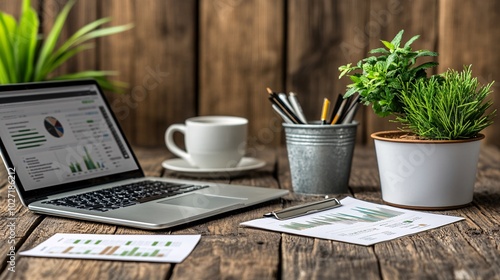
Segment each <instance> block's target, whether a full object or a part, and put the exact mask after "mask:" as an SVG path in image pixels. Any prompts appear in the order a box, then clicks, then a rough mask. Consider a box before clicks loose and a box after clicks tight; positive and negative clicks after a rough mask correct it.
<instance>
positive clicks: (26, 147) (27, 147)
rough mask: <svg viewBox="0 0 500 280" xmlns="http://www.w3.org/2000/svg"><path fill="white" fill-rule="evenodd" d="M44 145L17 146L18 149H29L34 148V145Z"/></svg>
mask: <svg viewBox="0 0 500 280" xmlns="http://www.w3.org/2000/svg"><path fill="white" fill-rule="evenodd" d="M40 146H42V145H40V144H38V145H30V146H23V147H17V149H18V150H23V149H29V148H34V147H40Z"/></svg>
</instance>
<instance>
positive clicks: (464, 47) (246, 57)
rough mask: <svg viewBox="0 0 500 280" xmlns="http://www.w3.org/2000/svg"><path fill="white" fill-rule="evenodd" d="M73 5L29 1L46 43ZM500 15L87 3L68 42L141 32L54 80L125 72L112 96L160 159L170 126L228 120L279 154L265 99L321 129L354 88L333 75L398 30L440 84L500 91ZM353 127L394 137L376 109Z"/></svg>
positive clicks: (76, 62) (221, 0) (324, 6)
mask: <svg viewBox="0 0 500 280" xmlns="http://www.w3.org/2000/svg"><path fill="white" fill-rule="evenodd" d="M66 2H67V0H44V1H40V0H32V5H33V6H34V7H35V8H36V9H37V10H38V11H40V14H41V15H42V16H43V25H42V29H41V30H42V31H44V32H45V33H46V32H47V31H48V30H49V28H50V26H51V25H52V22H53V19H54V17H55V16H56V14H57V12H58V11H59V10H60V9H61V7H62V6H63V5H64V4H65V3H66ZM20 3H21V1H20V0H2V1H0V10H1V11H5V12H8V13H13V14H15V15H16V16H17V15H18V14H19V10H20V6H21V4H20ZM499 15H500V4H499V2H498V1H497V0H481V1H476V0H460V1H455V0H419V1H411V0H389V1H388V0H351V1H343V0H332V1H319V0H318V1H310V0H274V1H268V0H206V1H195V0H183V1H180V0H146V1H141V2H138V1H133V0H85V1H83V0H81V1H77V3H76V5H75V7H74V8H73V11H72V12H71V16H70V17H69V18H68V21H67V24H66V26H65V29H64V32H63V34H62V37H61V39H64V38H67V36H69V34H71V33H72V32H74V31H75V30H77V29H78V28H79V27H81V26H83V24H84V23H88V22H90V21H91V20H93V19H96V18H102V17H112V19H113V21H112V24H113V25H118V24H127V23H134V24H135V27H134V29H132V30H129V31H127V32H125V33H122V34H118V35H113V36H110V37H107V38H103V39H98V40H97V41H96V48H95V49H93V50H88V51H86V52H85V53H84V54H81V55H79V56H78V57H77V58H76V59H72V60H71V61H69V62H68V64H67V65H64V66H63V67H62V68H61V69H60V70H59V71H58V72H57V73H64V72H67V71H75V70H86V69H91V68H95V67H96V68H97V69H101V70H115V71H118V72H119V75H118V76H117V77H115V79H117V80H121V81H124V82H126V83H128V84H129V87H128V89H127V90H126V92H125V94H123V95H120V94H111V93H110V94H108V96H109V97H110V99H111V103H112V107H113V110H114V111H115V113H116V114H117V116H118V118H119V120H120V123H121V124H122V126H123V129H124V131H125V133H126V134H127V138H128V139H130V140H131V141H132V142H133V143H134V144H137V145H141V146H155V147H159V146H162V145H163V143H164V140H163V139H164V138H163V135H164V132H165V130H166V128H167V127H168V126H169V125H171V124H173V123H179V122H182V121H183V120H184V119H185V118H188V117H192V116H196V115H216V114H228V115H238V116H243V117H246V118H248V119H249V120H250V131H249V132H250V137H251V140H252V141H253V142H254V143H255V145H258V146H262V145H263V146H268V147H276V146H277V145H279V144H280V142H282V139H283V137H282V135H281V133H280V132H279V130H277V129H276V127H277V125H276V123H278V125H279V118H278V117H277V116H276V114H275V113H274V111H273V110H272V109H271V106H270V104H269V102H268V100H267V98H266V96H267V93H266V89H265V88H266V87H271V88H272V89H274V90H276V91H286V92H288V91H295V92H297V93H298V95H299V100H300V101H301V103H303V105H304V106H303V107H304V111H305V114H306V116H307V117H308V118H309V119H319V114H320V111H321V104H322V100H323V98H324V97H329V98H334V97H335V96H336V95H337V94H338V93H339V92H343V91H344V90H345V85H346V84H347V83H348V82H349V80H348V79H343V80H340V81H339V80H338V79H337V78H338V75H339V72H338V71H337V68H338V67H339V66H340V65H344V64H347V63H350V62H352V63H356V62H357V61H358V60H359V59H360V58H362V57H365V56H367V55H368V50H370V49H372V48H376V47H381V46H382V45H381V43H380V42H379V40H380V39H384V40H390V39H392V38H393V37H394V35H395V34H396V33H397V32H398V31H399V30H400V29H405V37H404V40H407V39H409V38H410V37H411V36H412V35H415V34H420V35H421V37H420V39H419V40H418V41H417V42H415V44H414V46H415V48H419V49H420V48H425V49H430V50H435V51H438V52H439V53H440V56H439V62H440V66H439V68H438V69H437V70H438V72H443V71H445V70H446V69H448V68H450V67H452V68H455V69H461V68H462V66H463V65H468V64H473V68H472V69H473V74H474V75H475V76H477V77H478V78H479V80H480V81H481V82H483V83H484V82H491V81H493V80H496V81H500V73H499V70H498V69H499V68H498V65H499V63H500V61H499V59H500V55H499V54H498V52H497V48H496V46H497V45H498V44H499V43H500V29H498V28H497V20H496V19H497V18H498V17H499ZM498 85H499V83H497V84H495V86H494V87H493V89H494V91H495V93H494V95H493V99H494V100H495V102H496V103H495V105H494V107H495V108H499V105H498V103H499V102H500V90H499V87H498ZM356 119H357V120H358V121H360V126H359V130H358V137H357V141H358V143H359V144H366V145H372V144H373V143H372V141H371V139H370V138H369V136H370V134H371V133H372V132H375V131H380V130H385V129H392V128H395V127H396V124H394V123H391V122H389V121H388V119H385V118H384V119H382V118H378V117H377V116H375V115H374V113H373V112H372V110H371V108H368V107H363V108H361V110H360V111H359V112H358V115H357V118H356ZM485 134H486V135H487V138H486V139H485V142H486V143H488V144H490V145H496V146H497V147H500V116H497V117H496V119H495V124H494V125H493V126H491V127H490V128H488V129H486V130H485Z"/></svg>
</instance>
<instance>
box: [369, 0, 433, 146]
mask: <svg viewBox="0 0 500 280" xmlns="http://www.w3.org/2000/svg"><path fill="white" fill-rule="evenodd" d="M437 13H438V0H423V1H408V0H390V1H386V0H371V1H370V13H369V21H368V22H367V24H366V26H364V28H363V30H364V34H365V36H366V39H367V41H368V49H369V50H371V49H375V48H380V47H383V45H382V43H381V42H380V40H386V41H391V40H392V39H393V38H394V36H395V35H396V34H397V33H398V32H399V31H400V30H404V35H403V40H402V41H403V42H406V41H408V40H409V39H410V38H411V37H413V36H415V35H420V38H419V39H418V40H417V41H416V42H415V43H413V44H412V48H413V49H414V50H421V49H426V50H431V51H437V49H436V45H437V44H438V28H437V25H438V22H437ZM365 56H367V54H365ZM425 61H426V60H422V61H420V62H419V64H420V63H422V62H425ZM427 72H428V75H430V74H433V72H432V71H427ZM365 109H368V110H367V111H366V112H365V115H364V119H363V123H365V124H366V130H365V137H366V140H365V143H366V144H368V145H370V146H372V145H373V140H371V138H370V134H371V133H373V132H376V131H381V130H393V129H397V127H399V126H400V125H399V124H397V123H393V122H390V121H389V120H390V119H392V117H387V118H381V117H378V116H377V115H375V113H373V110H372V109H371V107H367V108H365Z"/></svg>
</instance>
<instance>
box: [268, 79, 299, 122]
mask: <svg viewBox="0 0 500 280" xmlns="http://www.w3.org/2000/svg"><path fill="white" fill-rule="evenodd" d="M267 92H268V93H269V100H271V102H272V103H273V104H276V106H278V108H279V109H280V111H281V112H283V113H284V114H285V115H286V116H287V117H288V118H289V119H290V120H291V121H292V122H293V123H296V124H303V122H302V121H301V120H300V119H299V118H297V116H295V113H294V112H292V111H291V110H290V108H288V107H287V106H286V105H285V103H283V101H281V99H280V98H279V96H278V95H277V94H276V93H275V92H273V91H272V90H271V89H270V88H267Z"/></svg>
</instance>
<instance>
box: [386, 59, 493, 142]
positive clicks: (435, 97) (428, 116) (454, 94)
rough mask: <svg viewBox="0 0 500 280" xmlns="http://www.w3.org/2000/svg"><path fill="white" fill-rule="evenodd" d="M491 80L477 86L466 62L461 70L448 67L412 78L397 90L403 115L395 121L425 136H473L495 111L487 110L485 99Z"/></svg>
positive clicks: (437, 137)
mask: <svg viewBox="0 0 500 280" xmlns="http://www.w3.org/2000/svg"><path fill="white" fill-rule="evenodd" d="M493 83H494V82H491V83H489V84H487V85H480V84H479V82H478V80H477V78H474V77H472V70H471V66H470V65H469V66H468V67H464V70H463V71H462V72H457V71H455V70H453V69H449V70H448V71H446V72H445V73H443V74H442V75H439V76H433V77H431V78H429V79H419V80H416V81H414V82H413V83H409V84H408V85H407V86H406V87H405V89H404V90H402V91H401V101H402V103H403V104H404V114H403V115H401V116H398V117H397V119H396V120H397V121H398V122H400V123H401V124H403V125H404V126H405V127H404V129H405V130H407V131H411V132H413V133H414V134H416V135H418V136H420V137H422V138H425V139H443V140H450V139H461V138H472V137H475V136H476V135H477V134H478V133H479V132H480V131H481V130H483V129H484V128H486V127H487V126H489V125H491V124H492V123H493V118H494V116H495V112H496V111H493V112H490V113H487V111H488V109H489V108H490V107H491V105H492V104H493V102H492V101H491V100H487V97H488V95H489V94H490V93H491V92H492V90H491V86H492V85H493Z"/></svg>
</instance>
